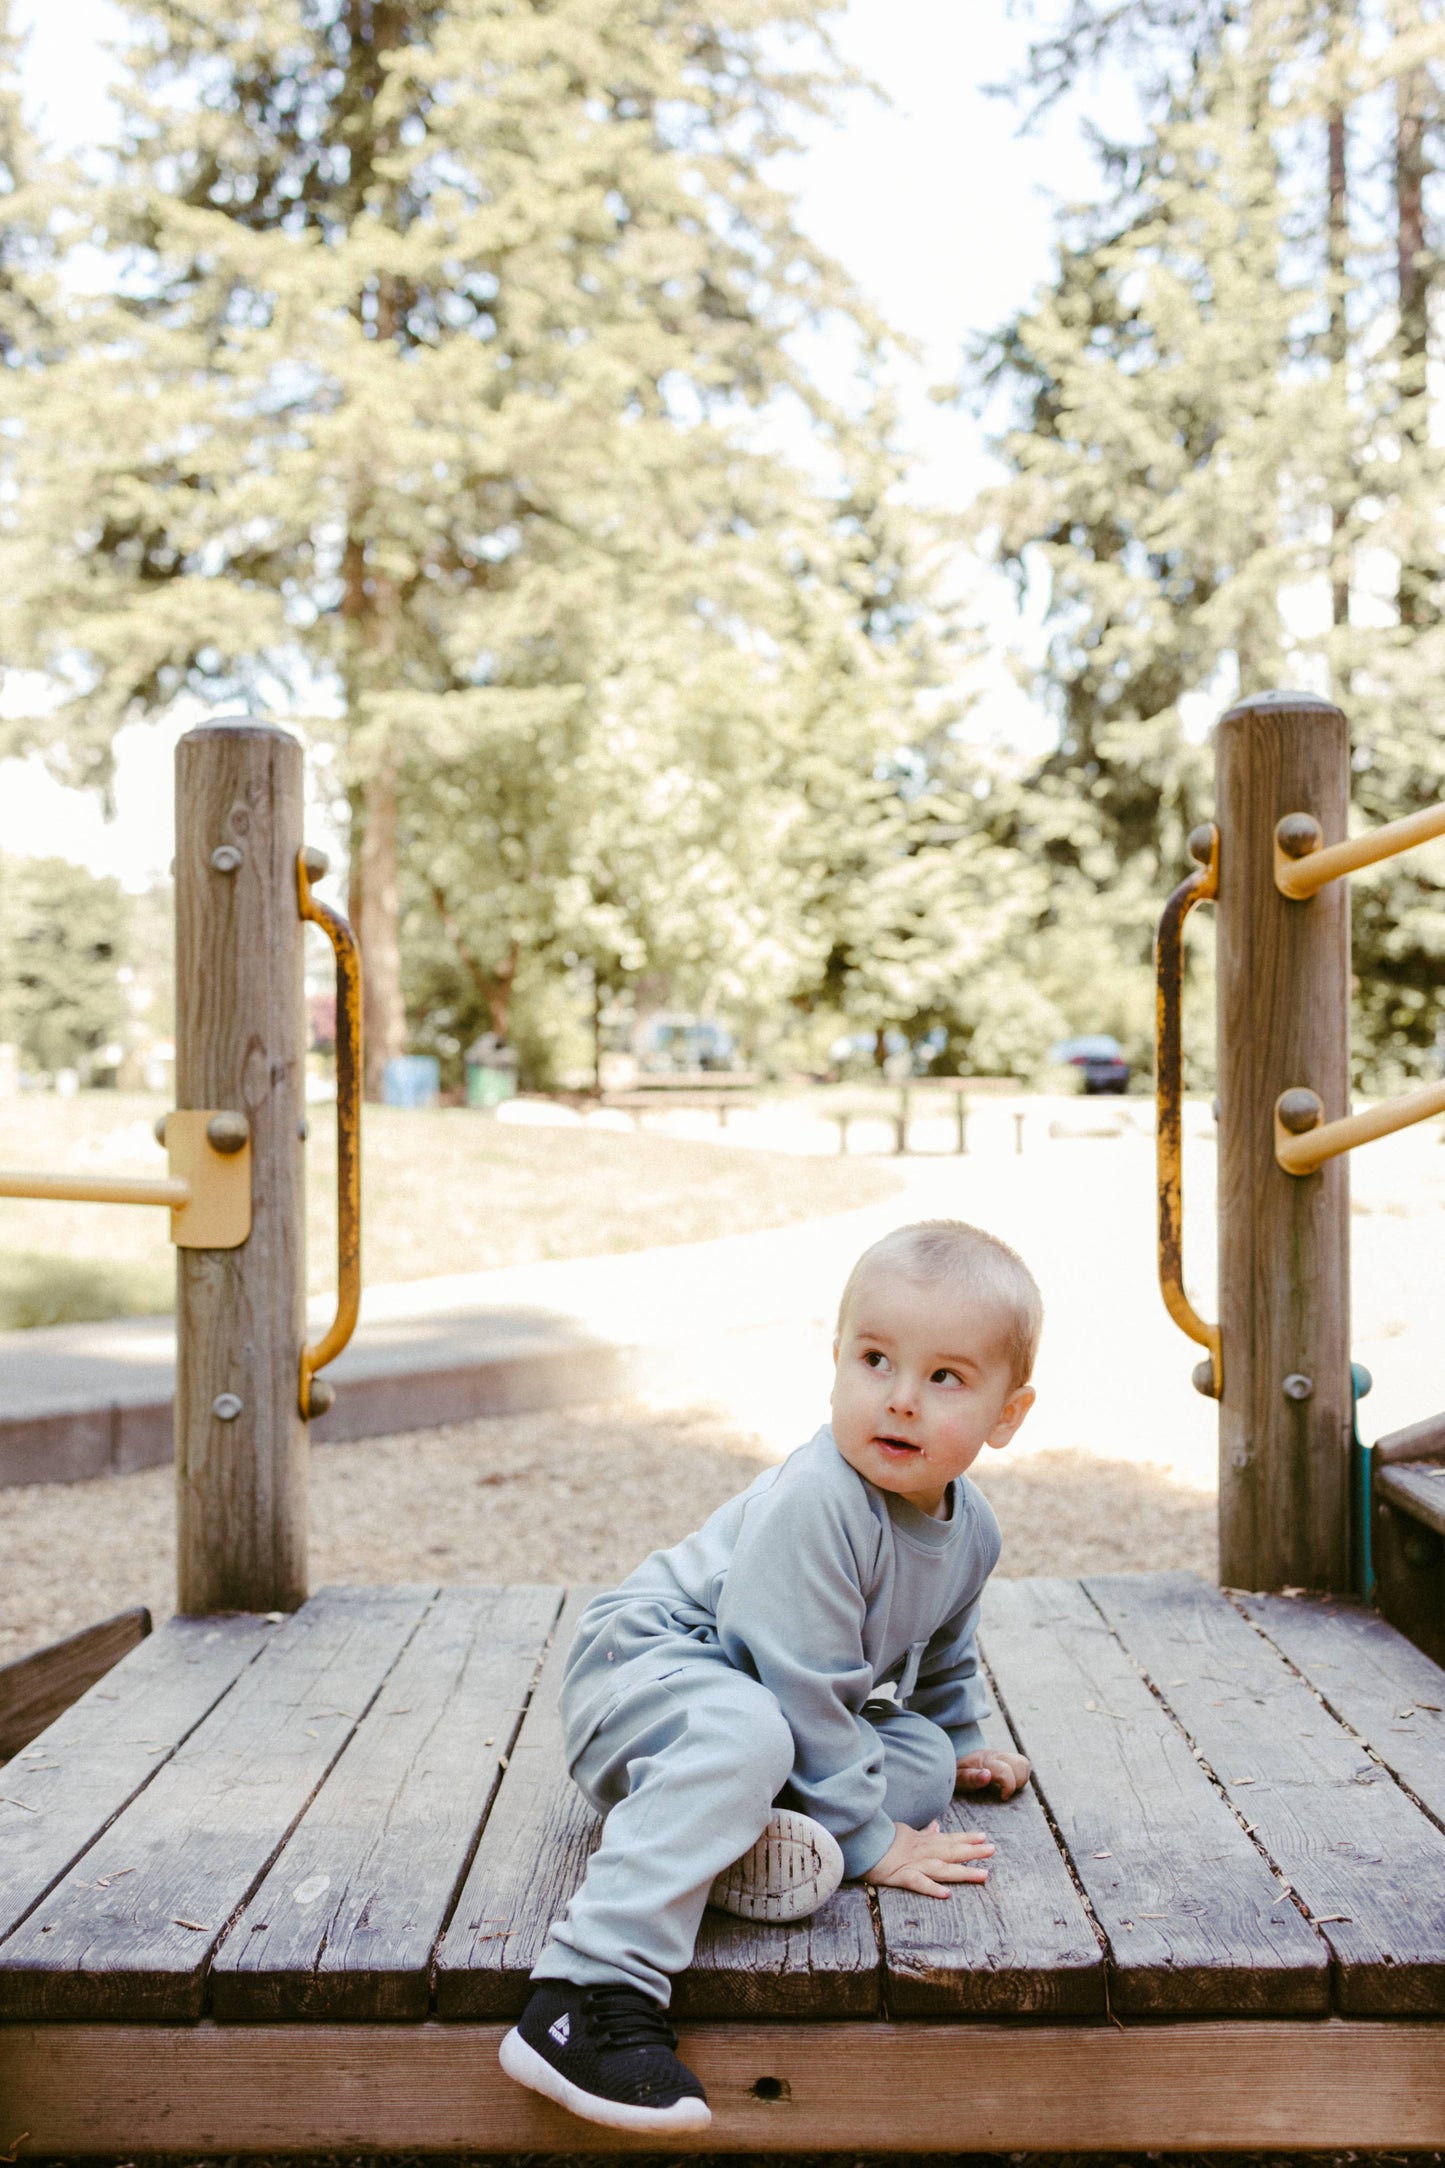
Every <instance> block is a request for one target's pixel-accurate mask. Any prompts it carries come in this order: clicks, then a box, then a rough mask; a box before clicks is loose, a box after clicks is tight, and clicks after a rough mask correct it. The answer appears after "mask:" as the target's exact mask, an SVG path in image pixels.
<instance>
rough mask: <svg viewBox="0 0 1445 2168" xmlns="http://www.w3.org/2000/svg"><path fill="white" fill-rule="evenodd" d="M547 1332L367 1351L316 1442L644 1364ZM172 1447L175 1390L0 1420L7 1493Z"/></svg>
mask: <svg viewBox="0 0 1445 2168" xmlns="http://www.w3.org/2000/svg"><path fill="white" fill-rule="evenodd" d="M448 1337H449V1338H451V1337H452V1336H448ZM456 1337H457V1338H460V1337H461V1336H459V1335H458V1336H456ZM507 1337H508V1338H509V1339H510V1338H512V1337H514V1336H513V1335H507ZM546 1337H547V1339H548V1341H549V1342H550V1344H545V1345H541V1346H531V1347H526V1346H521V1347H519V1346H515V1345H513V1346H506V1347H503V1348H501V1349H492V1350H478V1351H476V1352H475V1353H472V1354H468V1353H467V1352H466V1351H465V1350H464V1349H462V1348H459V1347H455V1346H453V1347H448V1348H438V1349H436V1350H435V1353H436V1355H437V1356H438V1357H440V1358H441V1359H440V1360H438V1361H435V1362H433V1363H430V1364H428V1363H426V1362H425V1361H418V1360H417V1359H416V1357H417V1354H418V1353H419V1352H420V1351H417V1350H412V1349H403V1350H399V1351H398V1350H394V1349H386V1348H375V1349H374V1348H369V1347H362V1348H358V1349H357V1350H356V1351H355V1352H354V1354H352V1356H351V1359H350V1361H349V1362H348V1363H347V1365H346V1369H347V1371H348V1372H349V1373H350V1374H345V1373H343V1366H342V1364H340V1363H338V1365H337V1368H336V1373H335V1375H336V1403H335V1406H334V1407H332V1408H330V1409H329V1410H328V1412H327V1413H326V1415H324V1416H323V1417H322V1418H321V1420H320V1421H319V1422H315V1423H313V1424H312V1425H311V1437H312V1442H313V1443H314V1444H317V1445H333V1444H338V1445H339V1444H345V1443H348V1442H350V1441H352V1440H355V1439H360V1438H377V1437H384V1436H387V1435H389V1434H391V1433H394V1432H398V1431H407V1430H429V1429H431V1428H433V1427H434V1426H435V1425H437V1424H440V1423H460V1422H466V1421H467V1420H469V1419H470V1418H472V1417H475V1416H489V1415H492V1416H495V1415H521V1414H527V1413H530V1412H533V1411H535V1410H537V1409H541V1408H560V1407H566V1406H568V1405H576V1404H577V1403H579V1402H582V1401H588V1400H608V1399H612V1398H614V1397H616V1396H618V1395H620V1394H622V1393H626V1392H628V1391H630V1390H631V1389H632V1387H633V1385H634V1384H635V1382H636V1380H637V1377H638V1375H639V1373H640V1371H641V1368H642V1366H643V1356H642V1352H641V1351H640V1350H638V1349H635V1348H623V1347H614V1346H612V1345H610V1344H609V1343H607V1342H605V1341H600V1340H592V1339H588V1338H585V1337H583V1336H582V1335H580V1334H578V1335H576V1336H572V1335H568V1334H566V1333H565V1332H564V1331H562V1330H561V1329H560V1328H559V1329H558V1330H557V1331H556V1332H555V1333H554V1334H548V1335H547V1336H546ZM167 1382H168V1381H167ZM172 1451H173V1440H172V1423H171V1396H170V1394H169V1393H168V1392H167V1393H166V1394H165V1395H164V1397H161V1396H160V1395H159V1394H153V1395H148V1396H146V1397H143V1398H136V1399H112V1400H109V1401H105V1402H101V1403H99V1404H97V1403H96V1402H94V1401H91V1402H89V1403H87V1404H83V1405H72V1406H68V1407H66V1406H58V1407H49V1408H39V1409H35V1410H34V1411H33V1412H31V1411H29V1410H27V1411H25V1412H23V1413H15V1414H0V1490H9V1489H14V1488H17V1487H19V1486H21V1485H27V1484H32V1483H84V1482H87V1481H90V1480H92V1479H93V1478H94V1477H96V1476H103V1475H129V1474H131V1473H132V1472H133V1471H134V1470H136V1469H138V1468H155V1467H160V1466H162V1465H163V1464H164V1463H165V1462H167V1461H169V1460H170V1458H171V1455H172Z"/></svg>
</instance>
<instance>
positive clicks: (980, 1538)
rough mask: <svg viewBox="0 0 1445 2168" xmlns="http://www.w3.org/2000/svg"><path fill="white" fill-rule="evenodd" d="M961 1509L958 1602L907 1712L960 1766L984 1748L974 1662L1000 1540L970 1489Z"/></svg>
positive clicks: (984, 1709)
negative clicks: (929, 1726)
mask: <svg viewBox="0 0 1445 2168" xmlns="http://www.w3.org/2000/svg"><path fill="white" fill-rule="evenodd" d="M960 1506H961V1509H966V1510H967V1513H968V1516H969V1530H970V1540H969V1544H968V1553H967V1564H966V1568H965V1571H964V1572H963V1574H962V1576H961V1585H960V1588H959V1592H958V1602H957V1604H956V1605H955V1607H954V1609H953V1611H952V1613H951V1614H950V1616H949V1617H947V1618H946V1619H945V1620H944V1621H943V1624H942V1625H941V1626H940V1627H939V1628H938V1629H937V1631H936V1632H935V1633H934V1634H933V1635H932V1636H931V1638H930V1640H929V1643H928V1646H927V1648H926V1649H925V1650H924V1652H923V1661H922V1663H921V1664H920V1665H919V1667H918V1678H917V1680H916V1682H915V1684H914V1688H913V1692H912V1693H911V1694H910V1695H909V1697H908V1706H909V1708H910V1709H917V1710H918V1712H919V1714H920V1715H922V1716H928V1717H932V1719H933V1721H934V1723H935V1724H939V1725H941V1726H942V1728H943V1729H944V1731H946V1732H947V1733H948V1736H949V1738H950V1739H951V1740H952V1742H953V1749H954V1752H955V1754H957V1756H958V1757H959V1759H960V1760H962V1758H963V1756H964V1755H965V1754H974V1753H977V1751H978V1750H979V1748H980V1747H982V1746H983V1744H984V1736H983V1730H982V1725H981V1719H982V1718H983V1717H985V1716H987V1715H988V1712H989V1706H990V1704H989V1698H988V1687H987V1684H986V1682H985V1680H984V1677H983V1673H982V1671H981V1670H980V1668H979V1661H978V1616H979V1610H980V1606H981V1600H982V1596H983V1587H984V1583H985V1582H986V1581H987V1579H988V1577H989V1575H990V1574H991V1573H992V1572H993V1569H994V1567H995V1566H996V1565H997V1564H998V1558H999V1552H1000V1551H1001V1549H1002V1548H1003V1538H1002V1536H1001V1535H1000V1533H999V1525H998V1522H997V1520H996V1519H995V1518H994V1515H993V1511H992V1508H991V1507H990V1506H989V1503H988V1501H987V1499H986V1498H985V1497H984V1496H983V1495H982V1493H981V1492H980V1491H978V1490H976V1489H975V1488H974V1487H973V1485H971V1484H970V1485H969V1486H968V1487H967V1490H966V1491H964V1492H962V1493H961V1495H960Z"/></svg>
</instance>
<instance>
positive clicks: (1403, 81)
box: [1395, 67, 1438, 630]
mask: <svg viewBox="0 0 1445 2168" xmlns="http://www.w3.org/2000/svg"><path fill="white" fill-rule="evenodd" d="M1429 95H1430V80H1429V76H1428V75H1427V73H1426V71H1425V69H1424V68H1423V67H1413V68H1407V69H1406V70H1405V72H1404V74H1403V75H1402V76H1401V77H1400V79H1399V81H1398V83H1397V84H1396V87H1395V99H1396V109H1395V110H1396V119H1395V212H1396V239H1397V255H1398V264H1399V303H1400V326H1399V334H1398V349H1399V373H1398V382H1399V393H1400V435H1401V439H1402V443H1403V446H1406V447H1408V448H1409V449H1408V451H1407V455H1406V456H1407V459H1408V458H1409V456H1410V453H1414V454H1416V455H1418V454H1419V453H1421V452H1423V451H1424V449H1425V447H1426V445H1427V444H1428V441H1429V434H1430V416H1429V405H1428V398H1427V392H1426V374H1427V371H1428V368H1429V359H1430V264H1429V257H1428V255H1427V252H1426V246H1425V177H1426V174H1427V173H1428V171H1429V154H1428V150H1427V146H1426V139H1425V129H1426V111H1427V106H1428V101H1429ZM1405 486H1406V488H1407V489H1408V486H1409V476H1408V475H1407V476H1406V477H1405ZM1434 586H1435V582H1434V578H1433V573H1432V568H1431V567H1430V566H1429V565H1428V564H1420V563H1419V562H1418V561H1416V562H1412V561H1411V550H1410V543H1409V538H1408V536H1407V538H1406V541H1405V546H1404V549H1403V551H1402V554H1401V561H1400V582H1399V610H1400V623H1401V625H1402V626H1406V627H1409V628H1410V629H1411V630H1419V628H1420V627H1422V626H1424V625H1428V624H1432V623H1433V622H1434V621H1435V618H1436V615H1437V614H1438V613H1437V611H1436V609H1435V605H1434Z"/></svg>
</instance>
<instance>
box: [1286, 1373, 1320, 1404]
mask: <svg viewBox="0 0 1445 2168" xmlns="http://www.w3.org/2000/svg"><path fill="white" fill-rule="evenodd" d="M1314 1389H1315V1381H1314V1379H1313V1378H1307V1377H1306V1376H1305V1374H1304V1372H1303V1371H1302V1370H1291V1372H1290V1374H1289V1376H1288V1377H1287V1378H1286V1379H1285V1381H1284V1384H1283V1385H1282V1386H1281V1387H1280V1390H1281V1392H1282V1393H1283V1394H1284V1397H1285V1399H1286V1400H1308V1399H1309V1397H1310V1394H1311V1393H1312V1392H1313V1391H1314Z"/></svg>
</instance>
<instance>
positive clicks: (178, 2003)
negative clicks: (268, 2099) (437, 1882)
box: [0, 1588, 434, 2023]
mask: <svg viewBox="0 0 1445 2168" xmlns="http://www.w3.org/2000/svg"><path fill="white" fill-rule="evenodd" d="M433 1593H434V1591H432V1590H431V1589H415V1588H413V1589H390V1588H354V1589H346V1588H339V1589H323V1590H322V1591H321V1593H320V1594H319V1595H317V1596H315V1597H313V1598H312V1600H311V1602H310V1603H308V1604H306V1605H305V1606H304V1607H303V1608H302V1609H301V1610H300V1611H298V1612H297V1613H296V1614H295V1615H294V1616H293V1617H292V1618H291V1619H290V1620H289V1621H288V1622H287V1623H286V1624H285V1625H284V1626H281V1627H279V1628H278V1629H277V1631H276V1633H275V1635H274V1637H273V1638H272V1639H271V1640H270V1641H269V1642H268V1644H267V1645H266V1647H265V1648H264V1649H263V1650H262V1652H261V1654H260V1655H259V1656H258V1658H257V1660H256V1662H255V1663H254V1664H253V1665H252V1666H251V1667H250V1669H249V1670H248V1671H246V1672H245V1673H244V1674H243V1675H242V1677H241V1678H240V1680H239V1681H238V1683H237V1684H236V1686H235V1687H233V1689H232V1691H231V1692H230V1693H229V1694H228V1695H227V1696H226V1698H225V1700H224V1701H223V1702H221V1704H220V1706H219V1707H218V1708H216V1709H215V1710H214V1711H213V1712H212V1714H211V1715H210V1716H209V1717H207V1718H206V1719H205V1721H204V1722H203V1723H201V1724H199V1725H198V1726H197V1728H196V1729H195V1731H194V1732H193V1733H192V1734H191V1736H190V1738H189V1739H188V1740H187V1741H186V1743H185V1745H184V1746H183V1747H181V1749H180V1750H179V1751H178V1752H177V1753H176V1754H174V1755H173V1756H172V1757H171V1759H170V1760H169V1761H168V1762H167V1763H166V1764H165V1766H164V1768H162V1769H161V1770H160V1771H159V1772H158V1774H157V1775H156V1776H155V1777H154V1778H153V1779H152V1781H151V1783H150V1784H149V1785H148V1786H147V1788H146V1789H145V1790H144V1791H143V1792H142V1793H141V1794H140V1796H139V1797H138V1798H137V1799H136V1800H135V1801H134V1802H133V1803H132V1804H131V1805H130V1806H129V1807H128V1808H127V1809H126V1810H125V1812H124V1813H122V1814H121V1815H119V1816H118V1817H117V1819H116V1820H115V1821H114V1822H113V1823H112V1824H111V1826H110V1828H109V1829H108V1830H107V1831H106V1832H105V1834H104V1835H103V1836H102V1837H100V1838H99V1839H98V1840H97V1841H96V1843H95V1844H94V1845H93V1846H92V1847H91V1849H90V1851H89V1853H88V1854H87V1856H86V1860H85V1864H84V1872H83V1874H71V1875H69V1876H67V1878H66V1879H65V1880H64V1881H63V1882H62V1883H60V1884H59V1885H58V1886H57V1887H56V1888H55V1889H53V1890H52V1891H51V1893H50V1895H49V1896H48V1897H47V1898H46V1899H45V1900H44V1902H43V1903H42V1904H40V1905H39V1906H37V1908H36V1909H35V1911H33V1912H32V1913H31V1914H30V1917H29V1918H28V1919H27V1920H26V1921H25V1922H24V1924H23V1925H22V1926H21V1927H19V1928H17V1929H16V1931H15V1933H14V1934H13V1935H12V1936H11V1937H10V1939H9V1940H8V1941H7V1942H5V1943H3V1944H0V2017H12V2018H51V2019H57V2018H58V2019H69V2020H72V2021H75V2022H83V2021H85V2020H86V2019H92V2018H97V2019H99V2018H118V2019H136V2018H140V2019H148V2020H150V2021H151V2022H153V2023H164V2022H167V2021H186V2020H194V2019H196V2018H198V2017H199V2016H200V2014H201V2008H202V1994H203V1987H204V1978H205V1971H206V1967H207V1964H208V1963H209V1960H210V1956H211V1952H212V1951H213V1950H214V1949H215V1947H216V1944H217V1942H218V1941H219V1940H220V1938H221V1935H222V1933H223V1931H224V1929H225V1927H226V1923H227V1921H228V1920H230V1919H231V1917H232V1916H233V1914H234V1913H235V1912H236V1910H237V1908H238V1906H240V1905H242V1904H244V1903H245V1901H246V1899H247V1897H248V1896H249V1895H250V1893H251V1891H252V1890H253V1889H254V1888H255V1886H256V1883H257V1882H258V1881H259V1880H260V1878H261V1876H262V1875H263V1874H264V1873H265V1871H266V1869H267V1868H268V1867H269V1865H270V1863H271V1860H272V1858H273V1857H274V1855H275V1853H276V1850H277V1848H278V1846H279V1845H280V1844H281V1843H282V1842H283V1841H284V1839H285V1837H286V1835H287V1833H288V1831H289V1830H290V1829H291V1827H292V1825H293V1824H294V1822H295V1821H296V1819H297V1817H298V1816H299V1815H300V1814H301V1813H302V1812H303V1810H304V1809H305V1807H306V1806H307V1804H308V1803H309V1801H310V1800H311V1798H312V1796H313V1794H314V1793H315V1791H316V1789H317V1787H318V1785H319V1784H320V1783H321V1781H322V1779H323V1778H324V1777H325V1775H326V1772H327V1771H328V1769H329V1768H330V1767H331V1765H332V1763H333V1762H334V1761H335V1759H336V1757H337V1755H338V1754H339V1753H340V1752H341V1750H342V1748H343V1747H344V1746H345V1744H346V1742H347V1740H348V1739H349V1738H350V1736H351V1734H352V1732H353V1731H354V1730H355V1728H356V1724H357V1722H358V1721H359V1719H360V1717H361V1715H362V1713H363V1712H364V1710H365V1709H366V1706H367V1704H368V1702H369V1701H370V1700H371V1698H372V1696H373V1695H374V1694H375V1693H376V1692H377V1690H378V1688H379V1687H380V1685H381V1683H382V1681H383V1680H384V1679H385V1677H386V1675H387V1673H388V1672H389V1671H390V1670H391V1668H392V1666H393V1664H394V1663H395V1662H396V1660H397V1657H398V1656H399V1655H400V1653H401V1651H402V1649H403V1647H404V1646H405V1644H406V1642H407V1640H408V1638H409V1637H410V1635H411V1634H412V1632H413V1631H414V1630H415V1627H416V1625H417V1623H418V1621H419V1620H420V1619H421V1617H422V1615H423V1614H424V1612H425V1611H426V1609H427V1607H428V1605H429V1603H430V1602H431V1599H432V1595H433Z"/></svg>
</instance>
